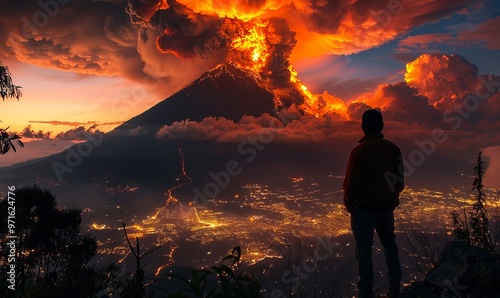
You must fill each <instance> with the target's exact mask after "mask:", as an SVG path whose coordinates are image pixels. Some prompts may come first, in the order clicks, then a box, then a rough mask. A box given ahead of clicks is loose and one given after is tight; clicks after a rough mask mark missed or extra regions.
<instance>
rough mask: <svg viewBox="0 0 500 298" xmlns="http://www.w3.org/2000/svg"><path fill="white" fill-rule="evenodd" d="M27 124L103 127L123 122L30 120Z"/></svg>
mask: <svg viewBox="0 0 500 298" xmlns="http://www.w3.org/2000/svg"><path fill="white" fill-rule="evenodd" d="M28 122H29V123H38V124H51V125H63V126H79V125H90V124H99V126H105V125H116V124H122V123H123V121H114V122H99V121H87V122H75V121H59V120H51V121H40V120H30V121H28Z"/></svg>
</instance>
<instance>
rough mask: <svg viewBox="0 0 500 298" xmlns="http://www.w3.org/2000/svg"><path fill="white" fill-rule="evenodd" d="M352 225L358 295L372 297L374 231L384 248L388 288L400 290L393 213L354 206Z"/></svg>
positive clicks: (399, 270) (399, 271)
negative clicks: (356, 263)
mask: <svg viewBox="0 0 500 298" xmlns="http://www.w3.org/2000/svg"><path fill="white" fill-rule="evenodd" d="M351 227H352V232H353V234H354V239H355V240H356V259H357V260H358V273H359V281H358V289H359V297H370V298H372V297H373V263H372V246H373V230H374V229H375V230H376V231H377V235H378V237H379V239H380V243H381V244H382V246H383V247H384V254H385V260H386V264H387V276H388V277H389V290H396V289H397V291H399V287H400V283H401V266H400V264H399V255H398V246H397V244H396V235H395V234H394V215H393V213H392V212H385V213H379V212H375V211H370V210H366V209H360V208H356V209H355V210H354V212H352V214H351Z"/></svg>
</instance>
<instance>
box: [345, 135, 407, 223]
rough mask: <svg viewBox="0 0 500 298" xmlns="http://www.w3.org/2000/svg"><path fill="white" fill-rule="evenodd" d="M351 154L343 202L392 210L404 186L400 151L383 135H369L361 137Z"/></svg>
mask: <svg viewBox="0 0 500 298" xmlns="http://www.w3.org/2000/svg"><path fill="white" fill-rule="evenodd" d="M359 143H360V144H359V145H358V146H356V147H355V148H354V149H353V150H352V152H351V156H350V157H349V162H348V163H347V169H346V174H345V180H344V205H345V207H346V208H347V211H349V213H352V211H353V210H354V208H355V207H357V208H363V209H369V210H373V211H377V212H390V211H393V210H394V208H396V207H397V206H398V205H399V193H400V192H401V191H402V190H403V188H404V176H403V159H402V155H401V150H400V149H399V148H398V146H396V145H395V144H394V143H392V142H390V141H388V140H386V139H384V135H383V134H381V133H378V134H369V135H365V136H364V137H363V138H362V139H361V140H359Z"/></svg>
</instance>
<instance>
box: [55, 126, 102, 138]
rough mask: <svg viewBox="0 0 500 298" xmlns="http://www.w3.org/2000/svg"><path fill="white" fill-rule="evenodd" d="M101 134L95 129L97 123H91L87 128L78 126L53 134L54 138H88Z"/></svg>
mask: <svg viewBox="0 0 500 298" xmlns="http://www.w3.org/2000/svg"><path fill="white" fill-rule="evenodd" d="M99 134H103V132H102V131H100V130H98V129H97V125H95V124H94V125H92V126H91V127H89V128H85V127H84V126H78V127H76V128H72V129H70V130H68V131H65V132H61V133H59V134H57V135H56V136H55V139H56V140H88V139H89V137H90V136H97V135H99Z"/></svg>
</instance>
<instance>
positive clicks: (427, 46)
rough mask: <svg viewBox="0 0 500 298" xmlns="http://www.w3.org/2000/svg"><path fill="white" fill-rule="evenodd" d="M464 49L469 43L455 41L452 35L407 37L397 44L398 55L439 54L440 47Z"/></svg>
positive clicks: (435, 34)
mask: <svg viewBox="0 0 500 298" xmlns="http://www.w3.org/2000/svg"><path fill="white" fill-rule="evenodd" d="M443 45H447V46H448V47H450V48H465V47H468V46H470V44H469V43H467V42H463V41H459V40H457V37H456V35H455V34H452V33H430V34H420V35H412V36H408V37H406V38H404V39H401V40H400V41H399V42H398V49H397V52H398V54H402V53H404V54H406V53H409V54H412V53H413V54H415V53H420V54H421V53H439V52H440V51H441V50H440V49H441V47H442V46H443Z"/></svg>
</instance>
